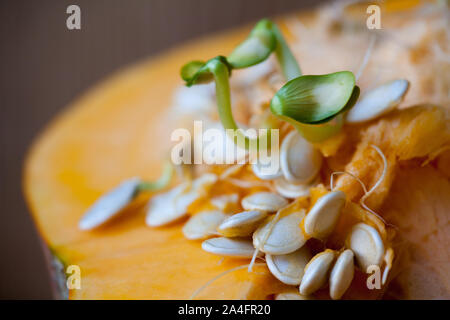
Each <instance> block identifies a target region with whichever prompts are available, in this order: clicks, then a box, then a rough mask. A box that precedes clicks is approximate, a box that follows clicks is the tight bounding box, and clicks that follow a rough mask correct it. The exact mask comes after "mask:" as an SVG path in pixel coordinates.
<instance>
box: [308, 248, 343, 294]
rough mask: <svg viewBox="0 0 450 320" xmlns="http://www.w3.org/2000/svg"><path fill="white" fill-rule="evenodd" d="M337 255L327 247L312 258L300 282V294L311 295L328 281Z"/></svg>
mask: <svg viewBox="0 0 450 320" xmlns="http://www.w3.org/2000/svg"><path fill="white" fill-rule="evenodd" d="M335 257H336V253H335V252H334V251H333V250H330V249H327V250H325V251H323V252H320V253H318V254H316V255H315V256H314V258H312V259H311V261H310V262H309V263H308V264H307V265H306V267H305V274H304V275H303V279H302V282H301V284H300V294H303V295H309V294H311V293H313V292H315V291H316V290H318V289H320V288H321V287H322V286H323V285H324V284H325V283H326V281H327V278H328V274H329V272H330V269H331V266H332V264H333V261H334V258H335Z"/></svg>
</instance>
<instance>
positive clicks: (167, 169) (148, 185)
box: [136, 162, 174, 192]
mask: <svg viewBox="0 0 450 320" xmlns="http://www.w3.org/2000/svg"><path fill="white" fill-rule="evenodd" d="M173 171H174V169H173V166H172V164H171V163H170V162H166V163H165V164H164V167H163V171H162V174H161V176H160V177H159V179H158V180H156V181H152V182H150V181H143V182H141V183H140V184H139V186H138V187H137V190H136V192H142V191H157V190H161V189H163V188H165V187H167V186H168V185H169V183H170V181H171V180H172V176H173Z"/></svg>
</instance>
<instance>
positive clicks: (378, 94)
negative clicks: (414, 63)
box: [347, 79, 409, 123]
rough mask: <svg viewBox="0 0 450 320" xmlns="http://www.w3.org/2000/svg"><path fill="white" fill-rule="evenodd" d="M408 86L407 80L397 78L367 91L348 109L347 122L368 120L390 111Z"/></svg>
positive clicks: (400, 99) (399, 100)
mask: <svg viewBox="0 0 450 320" xmlns="http://www.w3.org/2000/svg"><path fill="white" fill-rule="evenodd" d="M408 87H409V82H408V80H404V79H398V80H393V81H390V82H388V83H386V84H383V85H381V86H379V87H377V88H375V89H373V90H371V91H369V92H368V93H366V94H365V95H364V96H363V97H362V98H361V99H360V100H359V101H358V102H356V104H355V105H354V106H353V108H351V109H350V111H349V112H348V114H347V122H349V123H359V122H364V121H369V120H373V119H375V118H377V117H379V116H381V115H383V114H386V113H388V112H390V111H391V110H393V109H394V108H395V107H396V106H397V105H398V104H399V103H400V102H401V101H402V98H403V96H404V95H405V94H406V91H407V90H408Z"/></svg>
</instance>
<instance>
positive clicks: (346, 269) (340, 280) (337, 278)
mask: <svg viewBox="0 0 450 320" xmlns="http://www.w3.org/2000/svg"><path fill="white" fill-rule="evenodd" d="M354 274H355V266H354V264H353V252H352V250H349V249H347V250H345V251H344V252H342V253H341V254H340V255H339V257H338V258H337V260H336V263H335V264H334V267H333V269H332V270H331V274H330V297H331V299H333V300H337V299H340V298H341V297H342V295H343V294H344V293H345V291H347V289H348V287H350V284H351V283H352V280H353V275H354Z"/></svg>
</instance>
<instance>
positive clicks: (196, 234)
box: [182, 210, 227, 240]
mask: <svg viewBox="0 0 450 320" xmlns="http://www.w3.org/2000/svg"><path fill="white" fill-rule="evenodd" d="M226 217H227V215H226V214H225V213H223V212H222V211H218V210H214V211H203V212H200V213H197V214H196V215H194V216H192V217H191V218H190V219H189V221H188V222H186V224H185V225H184V226H183V230H182V231H183V234H184V236H185V237H186V238H187V239H189V240H197V239H204V238H208V237H210V236H211V235H212V234H213V233H214V232H215V231H216V228H217V226H218V225H220V223H221V222H222V221H223V220H224V219H225V218H226Z"/></svg>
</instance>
